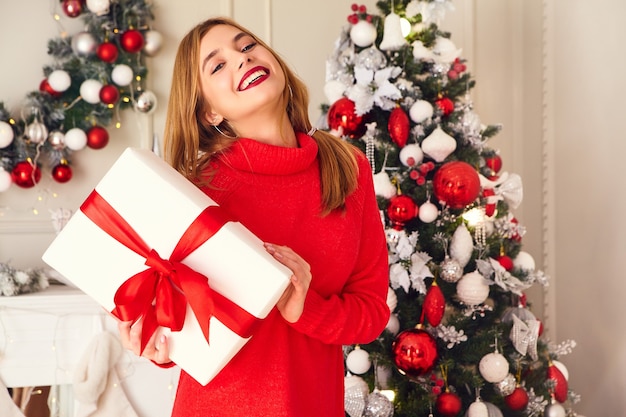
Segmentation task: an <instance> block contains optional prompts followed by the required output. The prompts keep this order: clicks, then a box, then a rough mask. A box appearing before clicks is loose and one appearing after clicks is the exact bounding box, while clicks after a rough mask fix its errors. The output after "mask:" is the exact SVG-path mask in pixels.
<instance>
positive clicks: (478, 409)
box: [466, 400, 489, 417]
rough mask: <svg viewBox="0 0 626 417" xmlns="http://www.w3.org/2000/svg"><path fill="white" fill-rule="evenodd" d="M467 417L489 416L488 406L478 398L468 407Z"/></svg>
mask: <svg viewBox="0 0 626 417" xmlns="http://www.w3.org/2000/svg"><path fill="white" fill-rule="evenodd" d="M466 416H467V417H489V410H487V406H486V405H485V403H483V402H482V401H480V400H476V401H474V402H473V403H471V404H470V406H469V408H468V409H467V414H466Z"/></svg>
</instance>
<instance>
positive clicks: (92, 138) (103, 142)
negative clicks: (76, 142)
mask: <svg viewBox="0 0 626 417" xmlns="http://www.w3.org/2000/svg"><path fill="white" fill-rule="evenodd" d="M108 143H109V132H107V130H106V129H105V128H103V127H102V126H94V127H92V128H91V129H89V130H88V131H87V146H89V147H90V148H91V149H102V148H104V147H105V146H107V144H108Z"/></svg>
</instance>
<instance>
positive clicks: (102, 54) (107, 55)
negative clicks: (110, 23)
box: [96, 42, 119, 64]
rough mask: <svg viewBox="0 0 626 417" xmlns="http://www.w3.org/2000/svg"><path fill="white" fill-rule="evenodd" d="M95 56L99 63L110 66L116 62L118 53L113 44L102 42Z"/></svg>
mask: <svg viewBox="0 0 626 417" xmlns="http://www.w3.org/2000/svg"><path fill="white" fill-rule="evenodd" d="M96 55H97V56H98V58H100V60H101V61H104V62H107V63H109V64H112V63H114V62H115V61H117V57H118V56H119V51H118V49H117V46H116V45H115V44H114V43H113V42H103V43H101V44H100V45H98V47H97V48H96Z"/></svg>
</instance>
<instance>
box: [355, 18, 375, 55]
mask: <svg viewBox="0 0 626 417" xmlns="http://www.w3.org/2000/svg"><path fill="white" fill-rule="evenodd" d="M350 39H351V40H352V42H353V43H354V44H355V45H357V46H360V47H361V48H365V47H368V46H370V45H371V44H373V43H374V41H375V40H376V27H375V26H374V25H373V24H371V23H370V22H368V21H367V20H359V21H358V22H357V23H356V24H354V25H352V27H351V28H350Z"/></svg>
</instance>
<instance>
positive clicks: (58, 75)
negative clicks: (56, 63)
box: [48, 70, 72, 93]
mask: <svg viewBox="0 0 626 417" xmlns="http://www.w3.org/2000/svg"><path fill="white" fill-rule="evenodd" d="M48 84H49V85H50V88H52V89H53V90H54V91H57V92H59V93H62V92H63V91H65V90H67V89H68V88H70V85H72V78H71V77H70V74H68V73H67V72H66V71H63V70H54V71H52V72H51V73H50V75H48Z"/></svg>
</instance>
